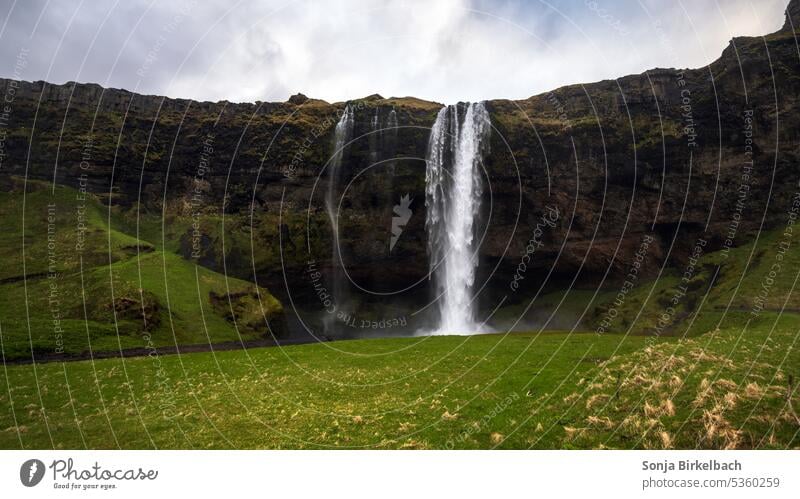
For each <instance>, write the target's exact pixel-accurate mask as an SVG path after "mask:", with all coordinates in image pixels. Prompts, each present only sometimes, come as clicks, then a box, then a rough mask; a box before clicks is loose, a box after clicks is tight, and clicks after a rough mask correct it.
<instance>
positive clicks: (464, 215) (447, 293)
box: [425, 102, 490, 334]
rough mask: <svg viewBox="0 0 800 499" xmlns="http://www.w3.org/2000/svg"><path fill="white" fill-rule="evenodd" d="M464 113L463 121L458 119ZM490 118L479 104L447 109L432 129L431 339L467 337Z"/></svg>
mask: <svg viewBox="0 0 800 499" xmlns="http://www.w3.org/2000/svg"><path fill="white" fill-rule="evenodd" d="M460 111H463V116H459V114H460ZM489 125H490V121H489V114H488V113H487V111H486V107H485V106H484V104H483V103H482V102H479V103H472V104H466V105H464V106H462V107H461V109H459V106H457V105H454V106H447V107H445V108H442V109H441V110H440V111H439V114H438V115H437V117H436V122H435V123H434V125H433V128H432V129H431V136H430V140H429V142H428V154H427V158H426V171H425V181H426V187H425V205H426V207H427V219H426V221H425V225H426V228H427V231H428V254H429V258H430V271H431V277H432V279H433V280H434V284H435V289H436V296H437V297H438V308H439V312H440V322H439V326H438V328H437V329H436V330H435V331H434V332H433V334H472V333H476V332H478V330H479V325H478V324H477V323H476V322H475V313H474V303H473V296H472V287H473V284H474V281H475V268H476V266H477V264H478V255H477V247H476V239H477V237H476V234H475V219H476V217H477V216H478V212H479V209H480V199H481V193H482V188H481V168H482V161H483V153H484V151H485V149H486V147H487V146H488V140H487V138H488V136H489V130H490V127H489Z"/></svg>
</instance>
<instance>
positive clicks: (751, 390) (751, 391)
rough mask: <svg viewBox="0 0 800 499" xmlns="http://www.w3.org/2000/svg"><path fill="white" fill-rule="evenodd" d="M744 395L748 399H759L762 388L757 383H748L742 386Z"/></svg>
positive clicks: (762, 391) (762, 392) (761, 395)
mask: <svg viewBox="0 0 800 499" xmlns="http://www.w3.org/2000/svg"><path fill="white" fill-rule="evenodd" d="M744 396H745V397H747V398H749V399H760V398H761V397H763V396H764V389H763V388H761V387H760V386H759V385H758V383H748V385H747V386H745V387H744Z"/></svg>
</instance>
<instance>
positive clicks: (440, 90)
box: [0, 0, 788, 103]
mask: <svg viewBox="0 0 800 499" xmlns="http://www.w3.org/2000/svg"><path fill="white" fill-rule="evenodd" d="M787 4H788V0H549V1H543V0H528V1H523V0H299V1H294V0H247V1H246V0H226V1H209V0H175V1H165V0H84V1H81V0H50V1H48V0H0V23H2V24H0V76H2V77H6V78H15V79H23V80H29V81H33V80H45V81H48V82H52V83H64V82H67V81H78V82H92V83H99V84H100V85H103V86H106V87H114V88H124V89H127V90H130V91H135V92H138V93H144V94H154V95H167V96H169V97H182V98H191V99H197V100H210V101H217V100H228V101H232V102H253V101H257V100H261V101H283V100H286V99H287V98H288V97H289V96H290V95H292V94H295V93H298V92H302V93H304V94H306V95H308V96H309V97H314V98H320V99H325V100H327V101H329V102H338V101H344V100H348V99H355V98H359V97H365V96H367V95H371V94H375V93H378V94H381V95H383V96H384V97H390V96H396V97H402V96H414V97H419V98H422V99H427V100H433V101H437V102H442V103H454V102H459V101H476V100H483V99H495V98H511V99H521V98H526V97H529V96H531V95H535V94H538V93H542V92H545V91H548V90H551V89H554V88H557V87H559V86H563V85H568V84H574V83H588V82H592V81H598V80H603V79H609V78H615V77H620V76H624V75H626V74H632V73H640V72H642V71H644V70H647V69H650V68H654V67H677V68H694V67H702V66H705V65H706V64H708V63H710V62H711V61H713V60H714V59H716V58H717V57H718V56H719V54H720V53H721V52H722V50H723V49H724V48H725V47H726V46H727V45H728V43H729V42H730V40H731V38H733V37H734V36H758V35H764V34H767V33H770V32H774V31H776V30H778V29H779V28H780V27H781V26H782V25H783V22H784V14H783V11H784V9H785V7H786V5H787Z"/></svg>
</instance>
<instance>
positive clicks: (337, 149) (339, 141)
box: [325, 104, 355, 330]
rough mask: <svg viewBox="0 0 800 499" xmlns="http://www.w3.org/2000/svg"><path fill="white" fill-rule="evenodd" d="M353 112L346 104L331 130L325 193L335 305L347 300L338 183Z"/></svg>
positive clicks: (328, 324)
mask: <svg viewBox="0 0 800 499" xmlns="http://www.w3.org/2000/svg"><path fill="white" fill-rule="evenodd" d="M354 118H355V117H354V113H353V110H352V108H351V107H350V105H349V104H348V105H347V106H345V108H344V112H343V113H342V117H341V118H340V119H339V122H338V123H336V128H335V129H334V132H333V157H332V158H331V161H330V164H329V165H328V191H327V192H326V194H325V209H326V210H327V212H328V217H329V218H330V220H331V229H332V231H333V238H332V241H333V248H332V252H331V253H332V268H333V271H332V272H331V276H330V281H331V282H330V283H329V284H330V286H331V289H332V291H333V300H334V302H336V304H337V307H341V306H344V305H345V304H346V302H347V297H346V296H345V290H344V285H343V284H344V279H345V277H344V275H343V274H344V272H343V269H342V265H343V262H342V255H341V253H340V248H339V217H338V207H339V185H340V184H341V182H340V177H341V169H342V158H343V156H344V150H345V144H347V143H348V142H350V140H352V137H353V125H354ZM333 319H334V314H330V315H329V316H328V317H326V321H325V326H326V330H330V328H331V327H332V324H333Z"/></svg>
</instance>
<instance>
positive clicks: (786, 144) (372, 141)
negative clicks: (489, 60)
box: [0, 0, 800, 307]
mask: <svg viewBox="0 0 800 499" xmlns="http://www.w3.org/2000/svg"><path fill="white" fill-rule="evenodd" d="M798 26H800V1H798V0H793V1H792V2H791V3H790V5H789V7H788V9H787V20H786V25H785V26H784V28H783V29H782V30H780V31H778V32H776V33H773V34H770V35H767V36H765V37H754V38H747V37H737V38H734V39H733V40H731V42H730V44H729V46H728V47H727V48H726V49H725V50H724V52H723V53H722V55H721V57H720V58H719V59H717V60H716V61H714V62H713V63H711V64H710V65H708V66H707V67H704V68H700V69H692V70H688V69H686V70H680V69H664V68H660V69H654V70H650V71H647V72H645V73H642V74H639V75H630V76H625V77H621V78H618V79H616V80H608V81H601V82H597V83H592V84H585V85H571V86H567V87H563V88H559V89H556V90H553V91H552V92H548V93H546V94H542V95H537V96H533V97H530V98H528V99H524V100H519V101H509V100H493V101H489V102H487V108H488V110H489V113H490V115H491V119H492V132H491V148H490V149H491V152H490V154H489V155H488V156H487V157H486V159H485V163H484V166H485V174H486V175H485V178H484V181H485V185H484V199H483V205H482V206H483V210H482V213H481V224H479V225H480V228H481V232H480V234H479V237H481V244H480V258H481V265H480V267H479V272H480V275H479V277H480V279H479V283H478V286H479V287H481V285H482V283H483V281H487V280H488V285H487V286H485V287H483V288H482V289H483V291H482V300H483V301H482V303H483V304H484V306H486V307H489V306H491V304H492V303H496V302H497V300H499V299H501V298H502V297H503V296H506V297H508V299H509V300H510V301H514V300H517V299H521V298H522V297H523V296H528V295H530V294H532V293H534V292H535V291H536V290H537V289H538V287H539V286H540V285H542V284H546V283H547V282H556V283H560V282H566V283H570V282H573V280H574V282H576V283H581V282H592V283H593V284H594V285H597V284H602V283H607V282H611V281H614V280H618V279H622V278H624V276H625V274H626V273H627V272H628V269H629V268H630V265H631V264H632V262H633V261H634V259H635V258H636V255H637V252H641V249H642V241H643V240H644V239H646V238H652V239H653V241H655V243H654V244H652V245H649V246H648V247H647V250H646V251H645V254H644V255H643V256H641V260H642V261H643V262H644V264H643V270H642V273H643V274H644V275H656V274H657V273H658V272H659V269H660V268H661V266H662V265H674V264H677V265H680V264H682V263H684V262H685V261H686V260H687V259H688V257H689V255H690V253H691V248H692V247H693V246H694V245H695V241H696V240H697V239H698V238H702V239H705V240H707V241H708V245H707V250H708V251H711V250H713V249H717V248H720V247H723V246H726V245H727V246H730V245H736V244H740V243H742V242H744V241H747V240H748V239H749V238H751V237H752V235H753V234H754V233H755V232H756V231H758V230H761V229H762V228H765V227H770V226H776V225H780V224H784V223H785V221H786V218H787V215H786V213H787V210H788V209H789V208H790V205H791V202H792V198H793V196H795V193H796V191H797V189H798V187H797V183H798V180H800V171H798V166H797V165H798V147H797V145H798V143H800V113H798V101H799V99H800V97H798V96H800V58H799V57H798V52H797V40H796V37H795V34H794V31H793V29H797V27H798ZM0 94H1V95H5V96H7V97H8V96H10V97H11V102H10V104H9V108H8V110H7V112H5V113H4V114H3V120H2V129H1V130H0V133H1V134H2V136H1V137H0V138H2V139H3V140H2V151H1V152H2V156H0V157H1V158H2V166H1V167H0V172H1V173H0V175H17V176H23V175H25V174H27V175H28V177H29V178H35V179H42V180H50V179H53V178H55V180H56V182H58V183H63V184H68V185H72V186H82V187H83V188H84V189H85V190H87V191H89V192H91V193H94V194H96V195H99V196H102V197H103V199H104V200H105V201H106V202H107V203H109V204H113V205H115V206H117V207H119V209H120V210H125V209H130V208H132V207H137V209H142V210H144V211H146V212H148V213H160V212H162V211H164V212H167V213H172V214H173V215H176V216H184V217H191V216H198V213H199V214H200V215H201V216H203V217H206V219H209V218H213V217H221V216H225V217H227V218H226V220H228V221H227V222H226V225H225V228H223V229H219V228H218V229H212V228H209V227H208V226H210V225H213V224H210V223H208V222H207V220H206V221H205V222H204V223H203V224H201V225H203V226H204V227H206V228H205V229H204V231H205V233H204V234H203V236H202V237H201V238H200V239H199V241H200V244H201V246H202V248H201V251H200V253H201V263H202V264H204V265H207V266H209V267H213V268H215V269H216V270H222V269H224V270H225V271H227V272H228V273H230V274H233V275H236V276H238V277H243V278H246V279H250V280H257V281H258V283H259V284H263V285H267V286H269V287H270V289H271V290H272V291H273V292H274V293H276V295H278V296H280V297H282V298H284V299H285V298H286V295H287V294H290V293H291V294H292V295H293V297H294V298H295V299H296V300H297V302H298V304H299V305H303V304H315V303H316V300H317V297H318V293H316V292H315V291H314V290H313V289H312V288H310V287H309V286H308V279H307V266H308V262H309V261H314V262H315V263H316V264H317V265H319V266H320V268H321V269H323V270H324V269H325V268H328V267H330V265H331V263H330V257H331V251H330V248H331V246H330V244H331V234H330V225H329V223H328V221H327V216H326V214H325V209H324V193H325V192H326V190H327V183H328V177H327V175H326V172H327V165H328V162H329V161H330V159H331V157H332V154H333V151H332V134H333V129H334V127H335V124H336V122H337V121H338V119H339V116H340V115H341V113H342V111H343V109H344V107H345V103H334V104H329V103H327V102H324V101H319V100H314V99H308V98H307V97H305V96H303V95H302V94H298V95H295V96H293V97H292V98H290V99H289V101H287V102H283V103H264V102H258V103H254V104H235V103H229V102H216V103H210V102H195V101H191V100H186V99H168V98H164V97H156V96H144V95H139V94H133V93H131V92H128V91H125V90H117V89H103V88H102V87H100V86H98V85H95V84H78V83H73V82H70V83H66V84H63V85H53V84H49V83H44V82H33V83H29V82H18V81H13V80H0ZM350 105H351V106H353V109H354V111H355V124H354V133H353V137H354V140H353V142H352V143H351V144H350V145H349V146H348V148H347V150H346V152H345V155H344V158H343V161H342V177H343V180H342V182H341V185H340V186H339V187H340V190H341V192H342V197H341V200H340V203H339V206H338V216H339V217H340V230H341V238H340V239H341V245H342V252H341V253H342V256H343V259H345V264H346V268H347V271H348V277H349V279H351V280H352V282H353V284H352V286H353V287H355V288H358V289H360V290H362V291H363V292H364V293H366V294H367V295H369V296H371V297H372V299H375V300H378V301H379V300H380V299H379V298H377V297H379V296H384V295H383V294H382V293H389V292H392V291H396V290H400V289H406V288H408V289H410V290H412V291H413V290H415V289H416V290H418V291H419V292H418V293H412V294H413V298H411V299H412V300H419V301H424V300H425V299H426V298H427V297H428V293H429V291H430V290H429V281H428V280H427V278H426V277H427V273H428V258H427V255H426V231H425V222H424V221H425V206H424V200H425V161H424V158H425V155H426V149H427V143H428V137H429V132H430V127H431V125H432V124H433V122H434V119H435V117H436V113H437V112H438V110H439V109H440V108H441V104H438V103H433V102H426V101H422V100H419V99H415V98H383V97H381V96H380V95H377V94H376V95H372V96H369V97H367V98H365V99H361V100H356V101H352V102H350ZM390 114H391V115H393V119H396V123H397V128H394V127H390V126H389V122H390V118H389V117H390ZM376 120H377V121H376ZM376 122H377V123H378V124H379V126H378V128H376V127H375V123H376ZM198 185H199V186H202V189H199V190H198V192H195V186H198ZM404 196H406V197H407V198H406V199H410V200H411V202H410V205H409V206H408V208H409V209H410V210H411V213H412V215H411V216H410V217H409V218H408V220H407V223H406V224H405V225H404V226H403V230H402V233H401V234H400V236H399V237H398V238H397V240H396V244H395V245H394V246H390V240H391V237H392V217H393V214H392V213H393V207H394V206H395V205H396V204H397V203H399V202H400V200H401V199H403V197H404ZM196 198H200V199H199V200H198V199H196ZM195 201H197V202H195ZM554 209H555V210H557V211H558V213H559V217H558V220H557V221H556V223H555V224H553V225H554V226H547V227H543V228H541V230H540V231H539V232H540V234H539V235H538V238H537V234H536V228H537V223H538V222H539V221H540V220H541V217H542V216H543V214H545V213H547V211H548V210H554ZM213 220H217V218H213ZM229 224H233V226H234V227H236V229H235V230H234V229H231V228H230V225H229ZM215 231H216V232H215ZM226 237H227V238H228V239H227V243H226V239H225V238H226ZM287 238H288V240H287ZM179 241H180V244H179V247H180V251H181V252H182V253H184V254H185V255H188V254H190V252H191V247H190V242H191V234H184V235H183V236H179ZM254 241H255V242H254ZM532 241H534V242H535V246H536V249H535V251H534V252H533V255H532V257H531V258H530V259H529V261H528V263H527V265H526V278H525V279H524V280H523V281H521V282H522V285H521V287H520V289H519V290H517V291H512V290H510V288H509V282H510V281H511V280H512V278H513V275H514V273H515V272H516V271H517V269H518V268H519V264H520V262H521V260H522V259H523V257H525V255H526V252H527V251H528V250H527V248H529V247H531V243H532ZM281 246H283V249H282V250H281V249H280V247H281ZM526 261H527V260H526ZM286 280H289V281H291V282H294V283H301V284H298V285H297V286H296V289H288V286H287V284H286ZM375 293H377V294H375ZM406 296H407V295H406Z"/></svg>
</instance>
